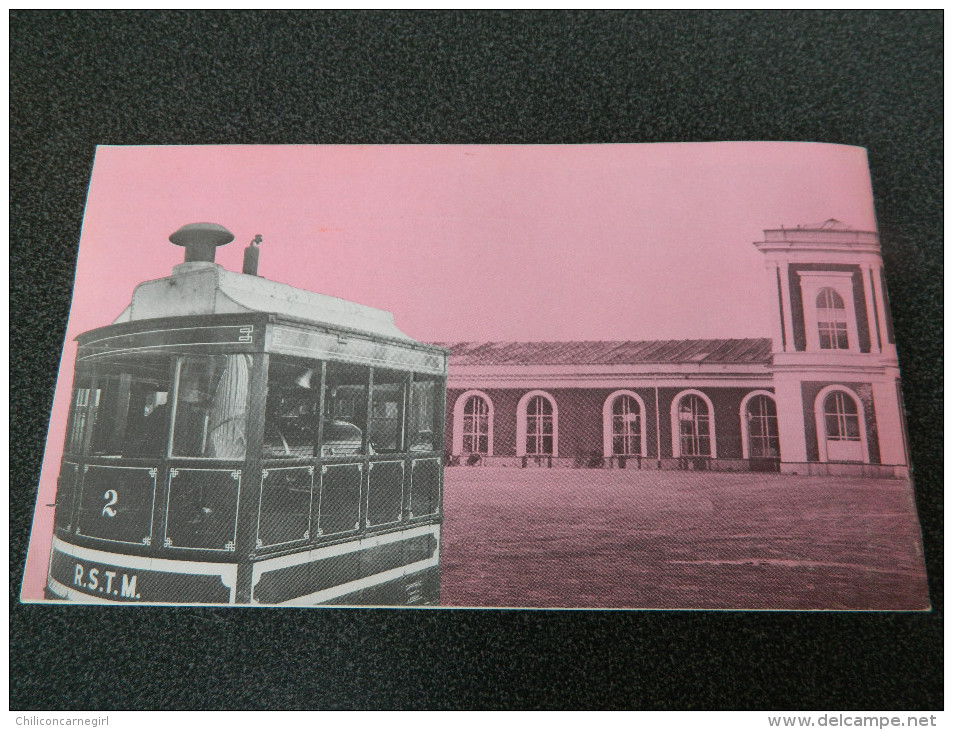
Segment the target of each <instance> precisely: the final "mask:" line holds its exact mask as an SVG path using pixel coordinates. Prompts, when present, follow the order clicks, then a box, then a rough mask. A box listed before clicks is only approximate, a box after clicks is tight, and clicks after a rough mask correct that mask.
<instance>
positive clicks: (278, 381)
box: [262, 357, 321, 458]
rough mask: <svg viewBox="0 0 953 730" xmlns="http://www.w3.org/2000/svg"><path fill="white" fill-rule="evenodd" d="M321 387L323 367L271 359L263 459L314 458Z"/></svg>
mask: <svg viewBox="0 0 953 730" xmlns="http://www.w3.org/2000/svg"><path fill="white" fill-rule="evenodd" d="M320 386H321V365H320V363H317V362H313V361H311V360H292V359H290V358H289V359H284V358H279V357H273V358H272V359H271V363H270V364H269V366H268V399H267V401H266V405H265V433H264V441H263V444H262V455H263V456H265V457H273V458H293V457H299V458H307V457H311V456H314V447H315V442H316V440H317V435H318V418H317V414H318V390H319V388H320Z"/></svg>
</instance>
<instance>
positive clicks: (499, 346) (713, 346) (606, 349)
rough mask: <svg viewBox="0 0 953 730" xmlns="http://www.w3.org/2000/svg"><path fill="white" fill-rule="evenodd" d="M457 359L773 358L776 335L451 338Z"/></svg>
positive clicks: (577, 362)
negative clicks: (623, 338)
mask: <svg viewBox="0 0 953 730" xmlns="http://www.w3.org/2000/svg"><path fill="white" fill-rule="evenodd" d="M439 344H440V345H441V347H446V348H448V349H449V350H450V360H451V362H452V363H453V364H454V365H458V366H459V365H635V364H638V363H709V364H736V365H738V364H765V365H767V364H770V362H771V340H769V339H767V338H752V339H738V340H649V341H618V340H612V341H574V342H450V343H439Z"/></svg>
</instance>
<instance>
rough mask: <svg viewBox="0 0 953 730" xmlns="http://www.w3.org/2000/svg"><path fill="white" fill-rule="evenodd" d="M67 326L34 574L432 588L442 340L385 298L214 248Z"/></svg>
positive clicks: (93, 581) (85, 595)
mask: <svg viewBox="0 0 953 730" xmlns="http://www.w3.org/2000/svg"><path fill="white" fill-rule="evenodd" d="M232 238H233V237H232V235H231V234H230V233H229V232H228V231H226V230H225V229H224V228H222V227H221V226H217V225H214V224H191V225H189V226H185V227H183V228H182V229H180V230H179V231H177V232H176V233H175V234H173V236H172V237H171V239H170V240H172V242H173V243H177V244H179V245H183V246H185V248H186V260H185V263H183V264H180V265H179V266H176V267H175V268H174V269H173V272H172V276H170V277H166V278H164V279H158V280H155V281H149V282H144V283H143V284H140V285H139V286H138V287H137V288H136V291H135V293H134V294H133V299H132V302H131V304H130V306H129V307H128V308H127V309H126V310H125V311H124V312H123V313H122V315H120V317H119V319H117V320H116V322H115V323H113V324H111V325H109V326H106V327H102V328H99V329H96V330H92V331H90V332H86V333H84V334H82V335H80V336H79V337H78V338H77V341H78V345H79V346H78V352H77V357H76V370H75V375H74V382H73V389H72V403H71V408H70V414H69V420H68V423H67V434H66V442H65V447H64V455H63V459H62V464H61V469H60V475H59V481H58V485H57V499H56V513H55V518H54V536H53V545H52V551H51V557H50V567H49V574H48V578H47V591H48V595H50V597H56V598H65V599H69V600H74V601H81V602H97V601H112V602H133V603H135V602H139V603H172V604H185V603H193V604H235V603H238V604H268V605H314V604H336V605H413V604H417V605H434V604H437V603H438V602H439V595H440V528H441V520H442V487H443V440H444V435H443V427H444V409H445V397H446V395H445V394H446V372H447V354H446V351H445V350H443V349H442V348H439V347H434V346H432V345H426V344H423V343H418V342H415V341H413V340H411V339H410V338H408V337H407V336H406V335H404V334H403V333H401V332H400V331H399V330H398V329H397V328H396V327H395V326H394V324H393V317H392V316H391V315H390V314H389V313H387V312H383V311H381V310H376V309H372V308H369V307H364V306H361V305H358V304H354V303H351V302H345V301H343V300H340V299H335V298H332V297H326V296H323V295H319V294H315V293H312V292H307V291H303V290H300V289H294V288H292V287H290V286H287V285H284V284H279V283H276V282H272V281H268V280H267V279H263V278H261V277H258V276H257V254H258V250H257V248H254V243H256V242H257V240H256V242H253V245H252V246H250V247H249V249H248V250H251V251H253V253H254V256H253V257H252V259H253V261H252V264H251V266H250V267H249V265H248V263H247V262H248V260H249V256H248V254H247V251H248V250H246V270H245V272H243V273H242V274H238V273H235V272H229V271H226V270H225V269H223V268H222V267H221V266H218V265H216V264H215V263H214V252H215V246H218V245H222V244H223V243H227V242H229V241H231V240H232Z"/></svg>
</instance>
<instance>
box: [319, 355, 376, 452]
mask: <svg viewBox="0 0 953 730" xmlns="http://www.w3.org/2000/svg"><path fill="white" fill-rule="evenodd" d="M369 378H370V369H369V368H367V367H365V366H363V365H345V364H343V363H336V362H331V363H328V364H327V370H326V373H325V378H324V414H323V423H322V430H323V434H324V435H323V440H322V442H321V455H322V456H342V455H348V454H361V453H363V452H364V435H365V432H366V431H367V386H368V382H369Z"/></svg>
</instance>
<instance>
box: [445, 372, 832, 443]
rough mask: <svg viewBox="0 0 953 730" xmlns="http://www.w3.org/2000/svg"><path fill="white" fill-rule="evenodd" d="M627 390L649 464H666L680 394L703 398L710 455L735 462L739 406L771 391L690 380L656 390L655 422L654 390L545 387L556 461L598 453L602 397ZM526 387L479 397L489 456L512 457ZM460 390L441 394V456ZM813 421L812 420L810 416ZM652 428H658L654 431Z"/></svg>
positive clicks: (449, 435)
mask: <svg viewBox="0 0 953 730" xmlns="http://www.w3.org/2000/svg"><path fill="white" fill-rule="evenodd" d="M620 389H625V390H631V391H632V392H634V393H635V394H636V395H638V396H639V397H640V398H641V399H642V402H643V403H644V405H645V413H644V418H643V428H644V429H645V432H646V456H647V458H649V459H653V458H659V456H660V458H662V459H669V458H672V457H673V456H674V454H673V453H672V422H671V409H672V401H673V400H674V399H675V397H676V396H677V395H678V394H679V393H681V392H683V391H684V390H688V389H694V390H698V391H700V392H702V393H704V394H705V395H706V396H708V398H709V399H710V400H711V402H712V406H713V411H714V412H713V414H712V416H713V419H714V426H715V439H716V451H717V456H718V458H724V459H741V458H742V457H743V451H742V444H741V441H742V433H743V432H742V426H741V415H740V409H741V401H742V400H743V399H744V397H745V396H747V395H748V394H749V393H751V392H753V391H756V390H768V391H769V392H771V391H772V389H771V388H753V387H738V388H712V387H701V388H693V384H692V382H691V381H690V380H687V381H685V382H684V383H680V384H679V387H677V388H675V387H660V388H658V406H659V411H660V413H661V419H660V420H659V421H658V422H657V420H656V419H657V417H658V416H657V413H656V405H655V403H656V390H655V388H625V386H624V385H623V386H620V388H551V389H544V392H546V393H548V394H549V395H551V396H552V397H553V399H554V400H555V401H556V408H557V413H558V419H557V429H558V443H559V453H558V454H557V455H558V456H560V457H564V458H566V457H572V458H585V457H589V456H592V455H594V454H598V455H599V456H601V455H602V453H603V415H602V413H603V406H604V404H605V401H606V398H608V397H609V395H611V394H612V393H614V392H615V391H616V390H620ZM530 390H531V389H530V388H486V389H482V392H484V393H486V395H487V396H488V397H489V398H490V399H491V400H492V403H493V413H494V420H493V455H494V456H515V455H516V439H517V424H516V412H517V406H518V403H519V400H520V398H522V397H523V396H524V395H525V394H526V393H528V392H529V391H530ZM464 392H466V390H465V389H463V388H452V387H451V388H449V389H448V390H447V413H446V416H447V428H446V445H445V448H446V451H447V452H448V453H450V452H452V450H453V429H454V427H455V425H456V424H454V422H453V421H454V419H453V414H454V405H455V404H456V401H457V399H458V398H459V397H460V395H461V394H463V393H464ZM812 418H813V416H812ZM656 423H657V424H658V428H656ZM656 434H658V436H660V438H661V452H659V449H658V439H657V438H656Z"/></svg>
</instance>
